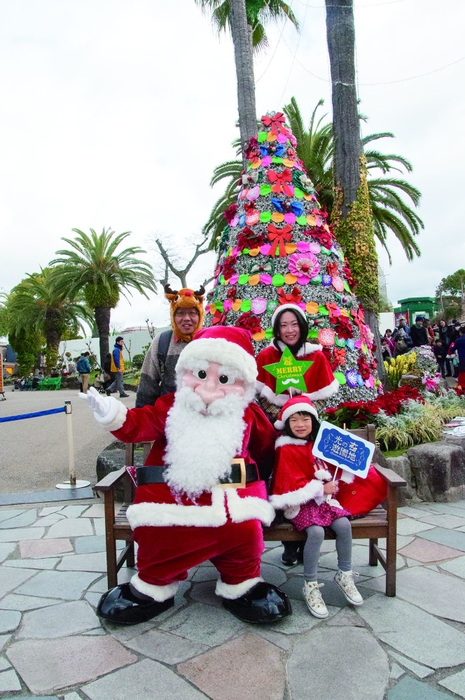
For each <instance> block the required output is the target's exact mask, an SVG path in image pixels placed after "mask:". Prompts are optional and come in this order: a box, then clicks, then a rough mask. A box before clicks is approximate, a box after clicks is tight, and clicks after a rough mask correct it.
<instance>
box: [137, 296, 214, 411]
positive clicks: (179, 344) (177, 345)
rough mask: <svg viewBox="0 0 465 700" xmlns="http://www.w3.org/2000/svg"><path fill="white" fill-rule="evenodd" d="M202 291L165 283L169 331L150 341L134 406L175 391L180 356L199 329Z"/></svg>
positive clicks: (150, 401) (200, 324) (201, 321)
mask: <svg viewBox="0 0 465 700" xmlns="http://www.w3.org/2000/svg"><path fill="white" fill-rule="evenodd" d="M204 294H205V289H204V288H203V287H200V289H199V290H198V291H195V292H194V291H193V290H192V289H187V288H184V289H180V290H179V291H173V290H172V289H171V288H170V286H169V284H167V285H166V286H165V297H166V298H167V299H168V301H169V302H170V318H171V330H169V331H163V333H159V334H158V335H156V336H155V338H154V339H153V340H152V343H151V345H150V348H149V350H148V352H147V354H146V356H145V358H144V363H143V365H142V369H141V375H140V382H139V386H138V388H137V396H136V408H142V407H143V406H153V404H154V403H155V401H156V400H157V399H158V398H159V397H160V396H164V395H165V394H169V393H171V392H172V391H175V389H176V364H177V362H178V359H179V355H180V354H181V352H182V351H183V350H184V348H185V347H187V345H188V344H189V343H190V342H191V340H192V339H193V337H194V334H195V333H196V332H197V331H198V330H200V328H202V323H203V316H204V309H203V295H204ZM163 346H165V347H163Z"/></svg>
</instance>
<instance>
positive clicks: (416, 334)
mask: <svg viewBox="0 0 465 700" xmlns="http://www.w3.org/2000/svg"><path fill="white" fill-rule="evenodd" d="M423 322H424V317H423V316H417V317H416V319H415V323H414V324H413V326H412V327H411V328H410V337H411V339H412V346H413V347H414V348H419V347H420V345H429V338H428V332H427V330H426V328H424V326H423Z"/></svg>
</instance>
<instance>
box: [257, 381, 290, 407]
mask: <svg viewBox="0 0 465 700" xmlns="http://www.w3.org/2000/svg"><path fill="white" fill-rule="evenodd" d="M260 396H263V398H265V399H266V400H267V401H269V402H270V403H273V404H274V405H275V406H284V404H285V403H286V401H288V400H289V394H275V393H274V391H273V389H270V387H269V386H267V385H266V384H264V385H263V388H262V390H261V392H260Z"/></svg>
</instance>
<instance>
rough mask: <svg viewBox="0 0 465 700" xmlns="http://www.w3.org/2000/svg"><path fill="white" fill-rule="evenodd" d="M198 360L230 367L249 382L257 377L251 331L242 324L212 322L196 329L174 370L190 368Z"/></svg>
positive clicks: (178, 372) (180, 371)
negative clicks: (232, 324) (238, 326)
mask: <svg viewBox="0 0 465 700" xmlns="http://www.w3.org/2000/svg"><path fill="white" fill-rule="evenodd" d="M198 360H206V361H207V362H219V363H220V364H221V365H227V366H228V367H233V368H235V369H237V370H239V372H240V373H241V375H242V376H243V377H244V379H245V381H246V382H248V383H253V382H255V379H256V377H257V363H256V362H255V356H254V351H253V345H252V334H251V333H250V331H248V330H246V329H245V328H237V327H236V326H212V327H211V328H202V330H200V331H197V333H196V334H195V336H194V339H193V340H192V342H190V343H189V344H188V345H187V346H186V347H185V348H184V350H183V351H182V353H181V354H180V356H179V360H178V362H177V365H176V373H177V374H182V373H183V372H185V371H186V370H189V369H193V368H194V366H195V365H196V363H197V362H198Z"/></svg>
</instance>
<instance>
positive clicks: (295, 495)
mask: <svg viewBox="0 0 465 700" xmlns="http://www.w3.org/2000/svg"><path fill="white" fill-rule="evenodd" d="M323 488H324V486H323V483H322V482H321V481H319V480H318V479H312V480H311V481H309V482H308V484H305V486H303V487H302V488H301V489H297V490H296V491H289V492H288V493H282V494H280V495H279V496H278V495H276V494H273V495H272V496H270V503H271V505H272V506H273V507H274V508H276V509H277V510H284V508H286V507H288V506H301V505H303V504H304V503H307V502H308V501H311V500H312V499H315V500H316V499H317V498H323V495H324V491H323Z"/></svg>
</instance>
